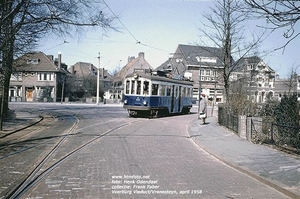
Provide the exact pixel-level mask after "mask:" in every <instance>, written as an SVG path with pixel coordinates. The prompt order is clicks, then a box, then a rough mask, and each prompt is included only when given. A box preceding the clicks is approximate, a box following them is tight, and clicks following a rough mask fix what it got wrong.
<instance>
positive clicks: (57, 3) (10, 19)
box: [0, 0, 114, 118]
mask: <svg viewBox="0 0 300 199" xmlns="http://www.w3.org/2000/svg"><path fill="white" fill-rule="evenodd" d="M101 8H102V4H101V3H99V2H96V1H93V0H70V1H67V0H51V1H48V0H2V1H1V3H0V67H1V73H2V74H3V77H4V81H3V82H4V84H3V85H2V88H3V89H4V90H3V92H2V96H1V98H2V101H3V103H2V104H3V106H2V109H1V116H3V114H2V113H3V112H4V113H6V111H7V110H8V91H9V80H10V75H11V73H12V64H13V60H14V57H16V56H18V55H19V54H22V53H24V52H26V51H27V52H28V50H31V49H33V48H34V47H35V45H36V44H37V43H38V41H39V38H41V37H42V36H45V35H46V34H59V35H64V34H72V33H80V32H82V31H84V30H86V29H85V27H101V28H102V29H104V30H108V29H114V28H113V26H112V20H113V18H111V17H109V16H108V15H107V14H104V13H103V12H102V11H101ZM1 118H2V117H1Z"/></svg>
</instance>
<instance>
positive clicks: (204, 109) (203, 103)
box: [199, 93, 207, 124]
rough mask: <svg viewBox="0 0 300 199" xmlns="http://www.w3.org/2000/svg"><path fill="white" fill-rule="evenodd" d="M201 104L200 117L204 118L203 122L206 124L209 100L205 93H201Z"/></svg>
mask: <svg viewBox="0 0 300 199" xmlns="http://www.w3.org/2000/svg"><path fill="white" fill-rule="evenodd" d="M199 106H200V110H199V111H200V113H199V114H200V115H199V117H200V118H201V119H202V124H205V119H206V118H207V101H206V98H205V94H204V93H202V94H201V98H200V104H199Z"/></svg>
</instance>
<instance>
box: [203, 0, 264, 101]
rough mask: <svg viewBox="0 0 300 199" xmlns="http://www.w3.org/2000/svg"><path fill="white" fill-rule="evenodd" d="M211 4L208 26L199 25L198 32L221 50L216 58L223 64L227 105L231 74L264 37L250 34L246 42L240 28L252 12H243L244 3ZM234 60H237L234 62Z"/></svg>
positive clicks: (222, 0)
mask: <svg viewBox="0 0 300 199" xmlns="http://www.w3.org/2000/svg"><path fill="white" fill-rule="evenodd" d="M214 2H215V4H214V7H212V8H211V11H210V14H206V15H204V18H205V19H206V20H207V21H208V23H206V22H202V23H203V27H202V28H201V29H200V31H201V32H202V34H203V35H204V37H205V38H208V39H209V41H210V42H212V43H213V44H214V45H215V46H216V47H218V48H220V49H221V50H222V54H221V55H217V54H216V56H218V57H219V58H220V60H221V61H222V64H223V65H224V68H223V71H222V76H223V78H222V79H223V81H224V88H225V101H227V102H228V103H229V101H230V100H228V99H229V88H230V75H231V73H232V72H233V71H234V70H236V69H237V67H238V66H239V65H240V63H239V60H241V59H242V58H243V57H244V56H246V55H247V56H249V53H251V51H254V50H256V47H257V46H258V44H259V43H260V42H261V40H262V39H263V36H264V34H263V33H260V34H255V33H252V40H251V41H249V42H246V39H245V33H244V26H243V25H244V24H245V22H246V21H247V20H248V19H249V17H250V16H251V15H250V14H251V13H250V12H249V11H248V10H247V9H245V7H246V6H245V4H244V2H243V1H239V0H217V1H214ZM204 43H206V42H204ZM206 45H207V44H206ZM220 56H221V57H220ZM234 58H235V59H236V60H237V61H234Z"/></svg>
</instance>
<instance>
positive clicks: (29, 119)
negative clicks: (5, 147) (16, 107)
mask: <svg viewBox="0 0 300 199" xmlns="http://www.w3.org/2000/svg"><path fill="white" fill-rule="evenodd" d="M41 119H42V117H40V116H39V115H37V114H35V113H30V112H20V111H16V112H14V111H13V112H11V113H10V115H9V117H8V118H5V119H4V120H3V123H2V131H0V139H1V138H4V137H6V136H8V135H11V134H13V133H15V132H17V131H20V130H22V129H24V128H25V127H27V126H31V125H34V124H36V123H37V122H39V121H40V120H41Z"/></svg>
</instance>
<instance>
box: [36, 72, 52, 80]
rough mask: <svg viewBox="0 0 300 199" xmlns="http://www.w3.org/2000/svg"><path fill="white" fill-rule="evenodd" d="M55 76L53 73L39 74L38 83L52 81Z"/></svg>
mask: <svg viewBox="0 0 300 199" xmlns="http://www.w3.org/2000/svg"><path fill="white" fill-rule="evenodd" d="M52 76H53V74H52V73H39V75H38V81H52V80H53V78H52Z"/></svg>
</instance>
